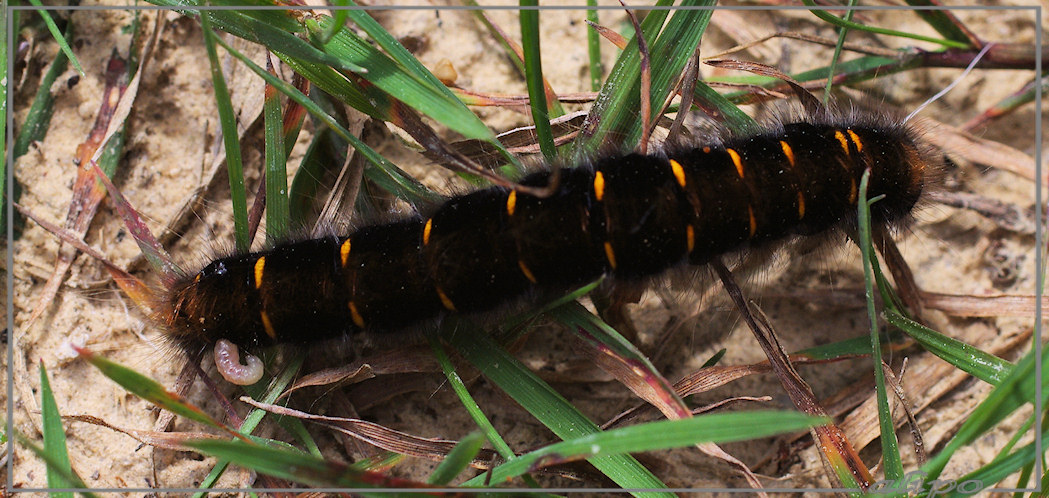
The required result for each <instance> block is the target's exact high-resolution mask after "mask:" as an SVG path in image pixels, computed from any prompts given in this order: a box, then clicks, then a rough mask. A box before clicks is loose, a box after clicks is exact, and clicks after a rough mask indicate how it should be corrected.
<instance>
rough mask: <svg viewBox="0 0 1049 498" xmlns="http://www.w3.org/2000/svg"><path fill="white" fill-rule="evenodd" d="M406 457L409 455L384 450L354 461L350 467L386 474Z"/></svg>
mask: <svg viewBox="0 0 1049 498" xmlns="http://www.w3.org/2000/svg"><path fill="white" fill-rule="evenodd" d="M406 458H408V457H407V456H404V455H401V454H398V453H394V452H392V451H384V452H382V453H380V454H378V455H375V456H371V457H368V458H365V459H362V460H358V461H356V462H353V465H350V468H354V469H357V470H366V471H369V472H379V473H382V474H385V473H387V472H389V470H390V469H392V468H394V467H395V466H397V464H399V463H401V462H403V461H404V460H405V459H406Z"/></svg>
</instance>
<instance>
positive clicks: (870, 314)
mask: <svg viewBox="0 0 1049 498" xmlns="http://www.w3.org/2000/svg"><path fill="white" fill-rule="evenodd" d="M850 14H851V11H850ZM840 42H841V39H839V45H840ZM870 177H871V171H870V169H868V170H866V171H864V172H863V177H862V178H861V179H860V189H859V193H860V198H859V201H858V202H857V203H856V205H857V212H858V216H859V235H860V240H859V246H860V253H861V254H862V256H863V285H864V295H865V296H866V298H867V318H868V319H869V320H870V345H871V358H872V359H873V360H874V385H875V392H876V394H877V399H878V423H879V425H880V428H881V456H882V462H883V463H882V467H883V468H884V471H885V478H886V479H890V480H893V481H898V480H900V479H901V478H902V477H903V461H902V459H901V458H900V444H899V441H897V439H896V425H895V419H894V418H893V416H892V409H890V408H889V394H888V390H887V389H886V388H885V370H884V369H883V368H882V365H883V363H882V361H883V360H882V357H881V334H879V331H880V327H878V310H877V309H876V308H875V306H874V276H873V271H874V269H873V266H872V265H871V260H872V259H874V245H873V243H872V242H871V210H870V207H871V204H873V203H875V202H877V201H878V199H874V200H871V201H868V200H867V185H868V183H869V182H870Z"/></svg>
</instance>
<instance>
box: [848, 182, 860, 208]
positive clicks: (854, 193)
mask: <svg viewBox="0 0 1049 498" xmlns="http://www.w3.org/2000/svg"><path fill="white" fill-rule="evenodd" d="M851 180H852V185H851V188H849V204H856V197H857V196H858V195H859V189H857V188H856V179H855V178H852V179H851Z"/></svg>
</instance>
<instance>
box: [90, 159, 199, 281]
mask: <svg viewBox="0 0 1049 498" xmlns="http://www.w3.org/2000/svg"><path fill="white" fill-rule="evenodd" d="M92 168H93V170H94V173H95V176H96V177H97V178H98V179H99V181H101V182H102V184H103V185H105V187H106V190H108V191H109V195H110V196H111V197H112V198H113V205H114V207H116V209H117V212H118V213H120V217H121V218H123V219H124V226H126V227H127V229H128V231H129V232H131V236H132V237H134V239H135V243H136V244H138V248H139V250H141V251H142V255H143V256H145V257H146V260H147V261H149V263H150V266H151V267H152V268H153V269H154V271H156V272H157V274H158V275H160V278H161V281H163V282H164V283H165V284H169V283H171V282H174V281H175V280H177V279H179V278H181V277H183V276H185V275H184V272H183V271H182V269H181V268H179V266H178V265H177V264H175V261H174V260H173V259H171V255H169V254H168V253H167V251H165V250H164V246H162V245H160V242H159V241H157V239H156V237H154V236H153V233H152V232H150V231H149V227H147V226H146V224H145V223H143V222H142V218H140V217H139V216H138V211H136V210H135V208H134V207H132V206H131V204H130V203H128V201H127V199H125V198H124V195H123V194H121V193H120V190H119V189H117V188H116V186H114V185H113V182H111V181H109V178H107V177H106V175H105V173H103V172H102V170H101V169H99V167H98V165H96V164H92Z"/></svg>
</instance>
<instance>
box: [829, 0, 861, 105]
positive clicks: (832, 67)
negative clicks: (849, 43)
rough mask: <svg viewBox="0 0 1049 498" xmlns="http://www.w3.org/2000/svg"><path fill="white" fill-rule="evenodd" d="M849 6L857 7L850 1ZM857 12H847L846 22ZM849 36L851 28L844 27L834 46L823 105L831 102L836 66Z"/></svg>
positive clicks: (853, 0) (854, 1)
mask: <svg viewBox="0 0 1049 498" xmlns="http://www.w3.org/2000/svg"><path fill="white" fill-rule="evenodd" d="M848 5H849V7H852V6H854V5H856V0H849V3H848ZM855 12H856V11H855V10H852V9H849V10H847V11H846V12H845V16H843V19H844V20H845V21H846V22H852V15H853V14H854V13H855ZM848 34H849V28H847V27H842V28H841V29H840V31H839V32H838V42H837V43H836V44H835V45H834V55H832V56H831V58H830V64H829V65H828V66H827V85H826V86H825V87H824V93H823V104H824V105H826V104H827V103H828V102H830V91H831V88H832V87H833V85H834V75H836V74H838V73H837V72H836V71H835V66H836V65H837V64H838V61H839V60H840V59H841V49H842V47H843V46H845V37H846V36H847V35H848Z"/></svg>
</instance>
